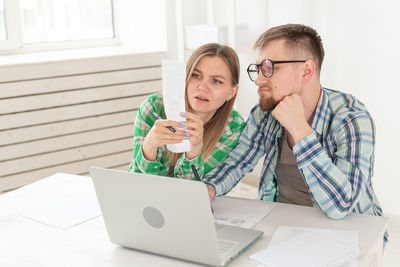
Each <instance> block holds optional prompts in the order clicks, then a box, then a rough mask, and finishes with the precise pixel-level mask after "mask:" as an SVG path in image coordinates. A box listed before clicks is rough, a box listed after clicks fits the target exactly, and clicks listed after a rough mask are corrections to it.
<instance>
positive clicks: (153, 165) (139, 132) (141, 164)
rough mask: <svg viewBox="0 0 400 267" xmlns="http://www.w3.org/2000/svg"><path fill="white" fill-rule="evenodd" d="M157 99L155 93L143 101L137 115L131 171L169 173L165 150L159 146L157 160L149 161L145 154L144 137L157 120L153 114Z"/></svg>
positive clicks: (164, 174)
mask: <svg viewBox="0 0 400 267" xmlns="http://www.w3.org/2000/svg"><path fill="white" fill-rule="evenodd" d="M155 101H157V99H156V98H155V95H151V96H150V97H149V98H147V99H146V100H145V101H144V102H143V103H142V105H141V106H140V107H139V110H138V113H137V115H136V120H135V125H134V130H133V135H134V137H133V154H132V162H131V164H130V167H129V171H130V172H132V171H133V172H142V173H149V174H156V175H163V176H166V175H167V174H168V166H167V164H166V163H165V162H163V160H162V159H163V157H164V156H163V150H162V149H161V148H160V147H159V148H157V158H156V160H155V161H149V160H147V159H146V158H145V157H144V155H143V142H144V139H145V138H146V136H147V134H148V133H149V131H150V129H151V127H153V125H154V122H155V120H156V119H155V117H154V116H153V114H152V112H153V111H156V110H155V107H154V102H155Z"/></svg>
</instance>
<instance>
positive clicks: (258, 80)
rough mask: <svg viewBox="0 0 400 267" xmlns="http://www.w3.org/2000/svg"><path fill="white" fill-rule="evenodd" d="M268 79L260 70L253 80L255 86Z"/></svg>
mask: <svg viewBox="0 0 400 267" xmlns="http://www.w3.org/2000/svg"><path fill="white" fill-rule="evenodd" d="M268 81H269V78H267V77H265V76H264V74H262V73H261V71H260V72H259V73H258V75H257V79H256V80H255V81H254V83H255V84H256V85H257V86H261V85H262V84H264V83H266V82H268Z"/></svg>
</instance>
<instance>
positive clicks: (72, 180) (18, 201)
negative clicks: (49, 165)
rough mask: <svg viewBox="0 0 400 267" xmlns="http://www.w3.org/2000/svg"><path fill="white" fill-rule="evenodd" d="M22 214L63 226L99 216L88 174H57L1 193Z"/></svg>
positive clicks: (60, 227)
mask: <svg viewBox="0 0 400 267" xmlns="http://www.w3.org/2000/svg"><path fill="white" fill-rule="evenodd" d="M4 197H5V198H6V201H7V202H8V203H11V202H12V203H13V204H12V206H13V209H15V210H17V211H18V213H19V214H20V215H22V216H24V217H27V218H29V219H32V220H34V221H37V222H40V223H44V224H47V225H50V226H53V227H56V228H59V229H66V228H69V227H72V226H75V225H77V224H80V223H82V222H85V221H87V220H89V219H92V218H94V217H97V216H99V215H101V211H100V207H99V205H98V202H97V197H96V193H95V191H94V188H93V184H92V181H91V179H90V177H87V176H79V175H72V174H64V173H57V174H54V175H52V176H50V177H47V178H45V179H42V180H39V181H37V182H35V183H32V184H30V185H27V186H24V187H22V188H19V189H17V190H15V191H13V192H10V193H8V194H6V195H5V196H4Z"/></svg>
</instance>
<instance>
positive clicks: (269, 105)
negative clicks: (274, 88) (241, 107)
mask: <svg viewBox="0 0 400 267" xmlns="http://www.w3.org/2000/svg"><path fill="white" fill-rule="evenodd" d="M278 104H279V101H276V100H275V99H273V98H272V97H266V96H262V95H260V103H259V105H260V108H261V110H262V111H271V110H273V109H274V108H275V107H276V106H277V105H278Z"/></svg>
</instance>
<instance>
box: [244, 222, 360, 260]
mask: <svg viewBox="0 0 400 267" xmlns="http://www.w3.org/2000/svg"><path fill="white" fill-rule="evenodd" d="M358 236H359V233H358V232H355V231H344V230H333V229H320V228H305V227H291V226H279V227H278V228H277V229H276V230H275V233H274V235H273V237H272V239H271V241H270V243H269V244H268V248H266V249H264V250H262V251H259V252H257V253H255V254H252V255H250V259H253V260H256V261H258V262H260V263H262V264H266V265H267V266H292V264H294V265H293V266H339V265H340V266H346V267H350V266H357V262H356V258H357V256H358V255H359V250H358ZM299 243H301V244H303V245H302V246H298V245H299ZM285 255H291V256H290V257H285ZM268 264H269V265H268ZM274 264H276V265H274ZM342 264H343V265H342Z"/></svg>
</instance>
